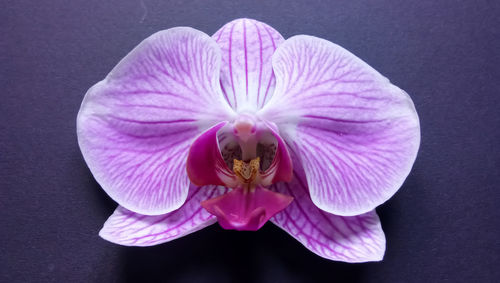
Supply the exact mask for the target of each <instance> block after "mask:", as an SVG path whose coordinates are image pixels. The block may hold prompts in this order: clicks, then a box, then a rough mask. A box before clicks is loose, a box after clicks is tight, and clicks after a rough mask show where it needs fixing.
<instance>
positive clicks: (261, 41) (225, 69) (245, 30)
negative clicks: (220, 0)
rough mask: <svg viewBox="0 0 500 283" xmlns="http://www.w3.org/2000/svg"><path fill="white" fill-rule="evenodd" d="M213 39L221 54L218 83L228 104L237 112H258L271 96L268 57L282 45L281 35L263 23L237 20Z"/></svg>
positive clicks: (271, 72)
mask: <svg viewBox="0 0 500 283" xmlns="http://www.w3.org/2000/svg"><path fill="white" fill-rule="evenodd" d="M212 38H214V39H215V40H216V41H217V43H218V44H219V46H220V47H221V50H222V65H221V78H220V80H221V86H222V91H223V92H224V95H225V97H226V99H227V101H228V102H229V103H230V104H231V106H232V107H233V109H237V110H239V111H242V110H249V111H253V110H257V109H260V108H261V107H262V105H264V104H265V103H266V101H267V100H269V98H271V96H272V94H273V92H274V86H275V79H274V75H273V70H272V64H271V57H272V55H273V53H274V51H275V49H276V48H277V47H278V45H279V44H280V43H281V42H283V41H284V39H283V37H282V36H281V34H279V33H278V32H277V31H276V30H275V29H273V28H272V27H270V26H268V25H266V24H264V23H261V22H258V21H255V20H251V19H237V20H234V21H232V22H230V23H228V24H226V25H224V26H223V27H222V28H221V29H220V30H219V31H217V32H216V33H215V34H214V35H213V36H212Z"/></svg>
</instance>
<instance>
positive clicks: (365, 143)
mask: <svg viewBox="0 0 500 283" xmlns="http://www.w3.org/2000/svg"><path fill="white" fill-rule="evenodd" d="M273 67H274V71H275V74H276V79H277V85H276V91H275V94H274V95H273V97H272V99H271V100H270V101H269V102H268V104H266V106H265V108H264V109H262V110H261V112H260V113H259V114H260V115H261V116H262V117H264V118H265V119H268V120H271V121H273V122H275V123H276V124H277V125H278V126H279V127H280V130H281V132H280V133H281V134H282V136H284V138H285V139H286V140H287V141H288V142H289V143H290V145H291V146H292V147H294V148H295V150H296V151H297V152H298V155H299V156H300V158H301V161H302V164H303V166H304V170H305V172H306V176H307V183H308V186H309V189H310V193H311V198H312V201H313V202H314V203H315V204H316V205H317V206H318V207H320V208H321V209H323V210H325V211H328V212H330V213H333V214H338V215H358V214H362V213H365V212H368V211H371V210H373V209H374V208H375V207H376V206H378V205H380V204H381V203H383V202H384V201H386V200H387V199H389V198H390V197H391V196H392V195H393V194H394V193H395V192H396V191H397V190H398V189H399V187H400V186H401V185H402V183H403V181H404V180H405V178H406V177H407V175H408V174H409V172H410V170H411V167H412V165H413V162H414V160H415V158H416V154H417V150H418V147H419V144H420V128H419V121H418V117H417V113H416V111H415V108H414V106H413V102H412V101H411V99H410V97H409V96H408V95H407V94H406V93H405V92H404V91H403V90H401V89H399V88H398V87H396V86H394V85H392V84H391V83H390V82H389V81H388V80H387V79H386V78H385V77H383V76H382V75H380V74H379V73H378V72H377V71H375V70H374V69H373V68H371V67H370V66H368V65H367V64H366V63H364V62H363V61H361V60H360V59H359V58H357V57H356V56H354V55H353V54H351V53H350V52H348V51H347V50H345V49H343V48H342V47H340V46H338V45H335V44H333V43H331V42H329V41H326V40H323V39H319V38H315V37H311V36H304V35H301V36H295V37H292V38H290V39H288V40H287V41H286V42H285V43H283V44H282V45H281V46H280V48H279V49H278V50H277V51H276V53H275V55H274V56H273Z"/></svg>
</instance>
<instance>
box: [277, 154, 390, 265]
mask: <svg viewBox="0 0 500 283" xmlns="http://www.w3.org/2000/svg"><path fill="white" fill-rule="evenodd" d="M292 156H293V155H292ZM293 159H295V162H294V166H295V167H296V168H295V170H294V179H293V180H292V181H291V182H290V183H277V184H275V185H273V187H271V189H273V190H274V191H276V192H279V193H282V194H287V195H290V196H292V197H293V198H294V201H293V202H292V203H291V204H290V205H289V206H288V207H287V208H286V209H285V210H283V211H282V212H280V213H278V214H276V215H275V216H274V217H273V218H271V221H272V222H273V223H274V224H276V225H277V226H279V227H280V228H282V229H283V230H285V231H286V232H288V233H289V234H290V235H292V236H293V237H294V238H295V239H297V240H298V241H299V242H301V243H302V244H303V245H304V246H305V247H306V248H308V249H309V250H311V251H312V252H314V253H315V254H317V255H319V256H322V257H324V258H327V259H331V260H338V261H345V262H366V261H379V260H382V258H383V257H384V253H385V235H384V232H383V231H382V226H381V224H380V219H379V217H378V215H377V213H376V212H375V210H373V211H370V212H367V213H365V214H361V215H357V216H338V215H334V214H330V213H328V212H325V211H323V210H321V209H319V208H317V207H316V206H315V205H314V203H313V202H312V201H311V198H310V196H309V192H308V188H307V183H306V180H305V176H304V172H303V170H302V168H300V164H299V162H298V161H297V159H296V158H295V157H294V158H293Z"/></svg>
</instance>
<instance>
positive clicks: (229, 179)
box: [187, 122, 236, 187]
mask: <svg viewBox="0 0 500 283" xmlns="http://www.w3.org/2000/svg"><path fill="white" fill-rule="evenodd" d="M226 124H227V122H221V123H219V124H217V125H215V126H213V127H212V128H210V129H208V130H207V131H205V132H204V133H202V134H201V135H199V136H198V137H197V138H196V139H195V141H194V142H193V144H192V145H191V148H190V149H189V155H188V158H187V172H188V176H189V179H190V180H191V182H192V183H193V184H195V185H197V186H205V185H221V186H228V187H234V185H235V183H236V175H235V174H234V173H233V172H232V171H231V170H230V169H229V168H228V167H227V165H226V163H225V162H224V159H223V158H222V155H221V152H220V149H219V142H218V139H217V132H218V131H219V130H220V129H221V128H222V127H224V125H226Z"/></svg>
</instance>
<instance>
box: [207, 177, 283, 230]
mask: <svg viewBox="0 0 500 283" xmlns="http://www.w3.org/2000/svg"><path fill="white" fill-rule="evenodd" d="M292 200H293V197H291V196H288V195H284V194H281V193H276V192H273V191H270V190H268V189H265V188H263V187H260V186H259V187H256V188H255V189H254V190H247V189H243V188H236V189H234V190H232V191H231V192H229V193H227V194H225V195H222V196H220V197H216V198H213V199H209V200H205V201H203V202H201V205H202V206H203V207H204V208H205V209H206V210H207V211H208V212H210V213H211V214H213V215H215V216H217V221H218V222H219V224H220V226H222V228H224V229H235V230H248V231H255V230H258V229H259V228H260V227H262V226H263V225H264V224H265V223H266V222H267V221H268V220H269V218H271V217H272V216H273V215H275V214H276V213H278V212H280V211H282V210H283V209H285V208H286V207H287V206H288V205H289V204H290V203H291V202H292Z"/></svg>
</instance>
